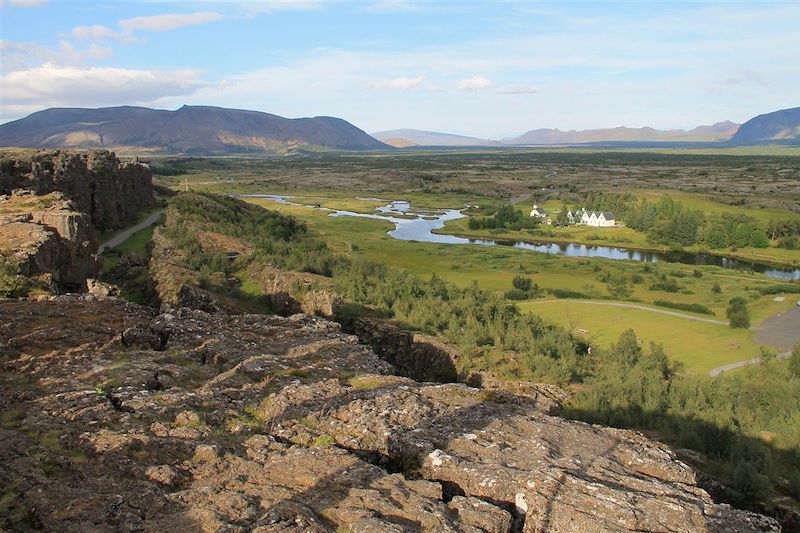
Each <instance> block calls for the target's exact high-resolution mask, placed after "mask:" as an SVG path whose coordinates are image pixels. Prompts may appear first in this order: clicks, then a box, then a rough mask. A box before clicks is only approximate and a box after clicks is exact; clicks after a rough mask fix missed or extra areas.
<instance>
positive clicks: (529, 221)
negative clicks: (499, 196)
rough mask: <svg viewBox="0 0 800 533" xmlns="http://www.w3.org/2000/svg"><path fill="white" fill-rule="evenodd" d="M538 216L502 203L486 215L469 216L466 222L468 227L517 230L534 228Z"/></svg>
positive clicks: (537, 221) (537, 222)
mask: <svg viewBox="0 0 800 533" xmlns="http://www.w3.org/2000/svg"><path fill="white" fill-rule="evenodd" d="M539 222H540V220H539V218H538V217H531V216H528V214H526V213H523V212H522V211H520V210H519V209H516V208H515V207H514V206H513V205H511V204H503V205H501V206H500V207H498V208H497V211H495V212H494V214H492V215H491V216H488V217H470V218H469V221H468V222H467V224H468V225H469V229H508V230H515V231H519V230H521V229H530V228H535V227H537V226H538V225H539Z"/></svg>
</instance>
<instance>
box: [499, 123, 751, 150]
mask: <svg viewBox="0 0 800 533" xmlns="http://www.w3.org/2000/svg"><path fill="white" fill-rule="evenodd" d="M738 128H739V124H735V123H733V122H731V121H729V120H726V121H724V122H718V123H716V124H713V125H711V126H698V127H697V128H694V129H691V130H688V131H687V130H656V129H653V128H647V127H645V128H626V127H624V126H620V127H618V128H606V129H596V130H581V131H575V130H570V131H561V130H557V129H538V130H531V131H528V132H525V133H523V134H522V135H520V136H519V137H514V138H511V139H503V143H505V144H514V145H529V144H583V143H594V142H613V141H630V142H641V141H662V142H708V141H727V140H728V139H730V138H731V137H732V136H733V135H734V134H735V133H736V130H737V129H738Z"/></svg>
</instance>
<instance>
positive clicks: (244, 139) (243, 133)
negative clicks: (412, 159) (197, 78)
mask: <svg viewBox="0 0 800 533" xmlns="http://www.w3.org/2000/svg"><path fill="white" fill-rule="evenodd" d="M0 146H18V147H31V148H96V147H104V148H107V147H122V146H124V147H139V148H148V149H152V150H156V151H160V152H168V153H176V154H177V153H186V154H213V153H241V152H285V151H287V150H291V149H293V148H295V147H298V146H312V147H314V146H316V147H323V148H333V149H343V150H380V149H386V148H388V146H387V145H385V144H383V143H381V142H380V141H377V140H376V139H374V138H372V137H370V136H369V135H367V134H366V133H365V132H364V131H362V130H360V129H358V128H356V127H355V126H353V125H352V124H350V123H349V122H347V121H345V120H342V119H340V118H334V117H314V118H298V119H288V118H284V117H280V116H277V115H271V114H269V113H262V112H259V111H246V110H241V109H226V108H222V107H211V106H183V107H181V108H180V109H178V110H176V111H167V110H161V109H149V108H146V107H132V106H122V107H106V108H100V109H80V108H52V109H46V110H44V111H39V112H37V113H33V114H32V115H30V116H28V117H26V118H23V119H20V120H15V121H13V122H8V123H6V124H2V125H0Z"/></svg>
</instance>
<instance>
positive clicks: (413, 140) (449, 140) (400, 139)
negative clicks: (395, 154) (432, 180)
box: [371, 129, 502, 148]
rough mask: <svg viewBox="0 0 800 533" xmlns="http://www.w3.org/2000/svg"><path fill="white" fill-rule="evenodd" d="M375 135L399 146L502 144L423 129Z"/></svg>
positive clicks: (392, 131) (374, 134) (380, 132)
mask: <svg viewBox="0 0 800 533" xmlns="http://www.w3.org/2000/svg"><path fill="white" fill-rule="evenodd" d="M371 135H372V136H373V137H375V138H376V139H378V140H379V141H382V142H384V143H386V144H389V145H391V146H395V147H397V148H406V147H408V146H502V143H500V142H499V141H490V140H488V139H478V138H476V137H465V136H464V135H453V134H451V133H439V132H436V131H423V130H410V129H404V130H389V131H379V132H377V133H372V134H371Z"/></svg>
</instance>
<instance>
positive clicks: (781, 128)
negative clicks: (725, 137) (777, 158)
mask: <svg viewBox="0 0 800 533" xmlns="http://www.w3.org/2000/svg"><path fill="white" fill-rule="evenodd" d="M770 141H780V142H786V143H788V144H800V107H794V108H792V109H782V110H780V111H773V112H772V113H765V114H763V115H758V116H757V117H754V118H751V119H750V120H748V121H747V122H745V123H744V124H742V125H741V126H740V127H739V131H737V132H736V135H734V136H733V137H732V138H731V144H761V143H765V142H770Z"/></svg>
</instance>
